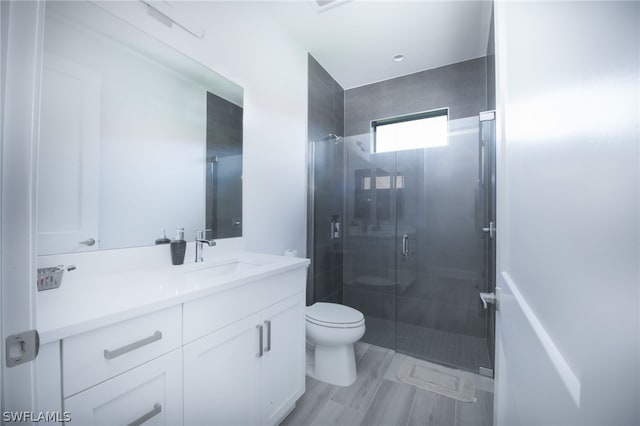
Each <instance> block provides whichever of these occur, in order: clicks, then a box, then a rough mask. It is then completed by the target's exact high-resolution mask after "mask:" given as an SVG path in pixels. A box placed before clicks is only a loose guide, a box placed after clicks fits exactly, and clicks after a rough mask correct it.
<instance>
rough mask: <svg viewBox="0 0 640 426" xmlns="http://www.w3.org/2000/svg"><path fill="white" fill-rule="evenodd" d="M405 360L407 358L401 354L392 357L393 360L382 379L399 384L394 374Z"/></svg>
mask: <svg viewBox="0 0 640 426" xmlns="http://www.w3.org/2000/svg"><path fill="white" fill-rule="evenodd" d="M407 358H409V356H407V355H404V354H401V353H396V354H395V355H394V356H393V359H392V360H391V363H390V364H389V367H387V371H386V372H385V373H384V379H385V380H390V381H392V382H397V383H400V381H399V380H398V376H397V374H396V373H397V372H398V367H400V365H401V364H402V363H403V362H404V361H405V360H406V359H407Z"/></svg>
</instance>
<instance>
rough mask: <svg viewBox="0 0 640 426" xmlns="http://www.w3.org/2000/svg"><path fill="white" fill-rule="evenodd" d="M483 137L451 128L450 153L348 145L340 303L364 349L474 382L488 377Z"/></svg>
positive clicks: (353, 140) (464, 127)
mask: <svg viewBox="0 0 640 426" xmlns="http://www.w3.org/2000/svg"><path fill="white" fill-rule="evenodd" d="M479 130H480V129H479V120H478V117H469V118H464V119H458V120H450V121H449V140H448V144H447V145H445V146H437V147H430V148H425V149H415V150H407V151H397V152H386V153H371V149H370V146H369V144H370V135H369V134H363V135H357V136H350V137H347V138H345V142H344V144H345V146H344V149H345V157H346V158H345V167H344V178H345V181H346V188H345V190H344V194H345V201H344V203H345V204H344V210H345V212H344V217H345V221H344V222H345V226H344V241H343V244H344V246H343V247H344V251H343V253H344V258H343V284H344V286H343V303H344V304H345V305H349V306H353V307H355V308H356V309H358V310H360V311H361V312H362V313H363V314H364V315H365V318H366V324H367V331H366V334H365V336H364V338H363V340H364V341H365V342H368V343H372V344H376V345H380V346H384V347H388V348H393V349H396V350H397V351H398V352H402V353H406V354H410V355H413V356H416V357H418V358H422V359H426V360H430V361H434V362H438V363H440V364H445V365H450V366H453V367H456V368H463V369H466V370H470V371H473V372H476V373H477V372H478V369H479V367H485V368H488V369H491V368H492V363H491V359H490V355H489V345H488V344H487V338H488V328H489V327H490V321H489V318H488V317H487V311H485V310H484V309H483V308H482V304H481V303H480V299H479V292H481V291H490V290H489V289H488V288H487V283H488V279H487V278H488V274H489V273H490V271H489V270H488V267H489V262H488V261H487V250H488V249H489V248H490V246H489V245H488V244H487V242H486V239H487V236H486V235H485V233H483V231H482V228H483V227H484V226H485V224H484V221H485V219H486V209H485V206H486V203H487V197H486V194H485V189H486V188H487V187H488V186H487V185H483V184H482V182H481V180H482V177H483V174H482V171H483V168H482V167H483V166H482V164H481V162H482V158H483V156H482V148H481V145H480V143H479V142H480V133H479ZM485 173H486V171H485ZM486 177H487V178H488V179H490V178H489V177H488V176H486Z"/></svg>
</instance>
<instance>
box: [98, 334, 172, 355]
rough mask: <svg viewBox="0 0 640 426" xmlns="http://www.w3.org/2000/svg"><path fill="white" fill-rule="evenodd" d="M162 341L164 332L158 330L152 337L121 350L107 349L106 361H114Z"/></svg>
mask: <svg viewBox="0 0 640 426" xmlns="http://www.w3.org/2000/svg"><path fill="white" fill-rule="evenodd" d="M160 339H162V331H159V330H156V332H155V333H153V335H152V336H149V337H145V338H144V339H140V340H138V341H137V342H133V343H129V344H128V345H125V346H123V347H121V348H118V349H114V350H112V351H110V350H107V349H105V350H104V357H105V358H106V359H113V358H116V357H119V356H120V355H124V354H126V353H127V352H131V351H133V350H136V349H138V348H140V347H142V346H144V345H148V344H149V343H153V342H155V341H157V340H160Z"/></svg>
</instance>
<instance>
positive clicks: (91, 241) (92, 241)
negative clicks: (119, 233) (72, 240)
mask: <svg viewBox="0 0 640 426" xmlns="http://www.w3.org/2000/svg"><path fill="white" fill-rule="evenodd" d="M95 243H96V240H94V239H93V238H89V239H88V240H84V241H80V242H79V243H78V244H84V245H85V246H92V245H94V244H95Z"/></svg>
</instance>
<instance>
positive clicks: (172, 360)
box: [64, 350, 182, 426]
mask: <svg viewBox="0 0 640 426" xmlns="http://www.w3.org/2000/svg"><path fill="white" fill-rule="evenodd" d="M64 407H65V411H68V412H69V413H70V415H71V424H76V425H109V426H112V425H113V426H115V425H129V424H142V423H144V425H145V426H146V425H149V426H151V425H180V424H182V351H181V350H176V351H173V352H170V353H168V354H166V355H163V356H161V357H160V358H157V359H154V360H153V361H151V362H148V363H146V364H144V365H141V366H140V367H137V368H134V369H133V370H131V371H127V372H126V373H124V374H121V375H120V376H118V377H114V378H113V379H110V380H107V381H106V382H104V383H101V384H99V385H98V386H95V387H92V388H91V389H87V390H85V391H84V392H80V393H79V394H77V395H74V396H72V397H70V398H67V399H65V401H64Z"/></svg>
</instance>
